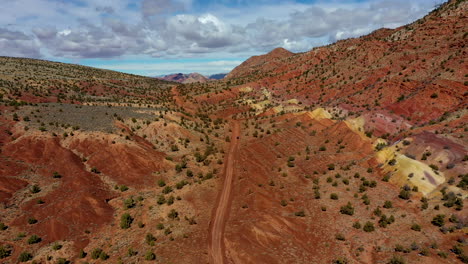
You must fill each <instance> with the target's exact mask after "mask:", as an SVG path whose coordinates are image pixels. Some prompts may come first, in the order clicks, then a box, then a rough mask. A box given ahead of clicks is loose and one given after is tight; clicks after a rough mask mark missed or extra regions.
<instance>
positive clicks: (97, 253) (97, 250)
mask: <svg viewBox="0 0 468 264" xmlns="http://www.w3.org/2000/svg"><path fill="white" fill-rule="evenodd" d="M102 252H103V251H102V249H100V248H95V249H93V251H91V258H92V259H98V258H99V256H100V255H101V253H102Z"/></svg>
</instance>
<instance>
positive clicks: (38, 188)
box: [30, 184, 41, 193]
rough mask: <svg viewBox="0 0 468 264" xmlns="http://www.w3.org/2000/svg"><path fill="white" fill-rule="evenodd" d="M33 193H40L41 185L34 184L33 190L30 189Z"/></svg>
mask: <svg viewBox="0 0 468 264" xmlns="http://www.w3.org/2000/svg"><path fill="white" fill-rule="evenodd" d="M30 191H31V193H38V192H40V191H41V187H39V185H37V184H34V185H33V186H32V187H31V189H30Z"/></svg>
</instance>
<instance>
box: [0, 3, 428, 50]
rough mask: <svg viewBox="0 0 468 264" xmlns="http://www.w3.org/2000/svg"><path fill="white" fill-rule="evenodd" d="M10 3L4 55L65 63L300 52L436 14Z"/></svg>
mask: <svg viewBox="0 0 468 264" xmlns="http://www.w3.org/2000/svg"><path fill="white" fill-rule="evenodd" d="M5 1H6V2H5V3H2V5H3V7H4V8H5V12H4V13H5V15H4V16H2V17H0V28H1V27H2V25H9V24H15V25H19V26H17V29H14V30H13V29H11V28H8V29H6V27H4V28H3V29H2V31H1V32H0V34H1V35H0V45H2V46H1V49H0V54H1V55H11V54H15V56H27V57H38V56H40V51H42V52H43V53H44V54H46V55H47V56H48V57H53V58H59V59H60V58H119V57H122V56H147V57H166V58H183V57H193V56H211V57H216V56H221V55H220V54H223V55H225V54H227V53H231V54H232V56H240V54H242V56H243V55H245V54H250V55H253V54H258V53H262V52H267V51H269V50H271V49H273V48H276V47H279V46H282V47H285V48H287V49H290V50H292V51H295V52H299V51H306V50H308V49H311V48H312V47H313V46H316V45H318V44H327V42H333V41H336V40H339V39H344V38H349V37H357V36H360V35H364V34H367V33H370V32H371V31H372V30H375V29H377V28H379V27H396V26H400V25H403V24H406V23H409V22H411V21H413V20H415V19H416V18H419V17H421V16H423V15H424V14H426V13H427V12H428V11H429V10H431V9H432V4H431V3H430V2H431V1H426V0H415V1H401V0H381V1H368V2H362V1H360V2H350V1H328V2H326V1H318V2H316V3H315V4H304V3H303V2H304V1H301V2H302V3H296V2H293V1H290V2H287V3H285V2H283V3H279V2H280V1H266V0H259V1H244V0H241V1H236V3H233V2H229V4H227V2H228V1H225V0H212V1H210V3H211V5H209V6H211V8H212V9H211V10H203V11H201V12H200V13H198V12H199V11H200V10H194V9H193V7H194V6H200V3H199V2H197V1H195V0H194V1H193V2H192V0H139V1H134V0H102V1H93V0H80V4H79V5H76V4H72V3H71V2H73V1H58V0H5ZM97 2H99V3H97ZM203 3H206V2H203ZM44 6H48V8H44ZM205 9H210V8H207V7H205ZM38 25H40V26H38Z"/></svg>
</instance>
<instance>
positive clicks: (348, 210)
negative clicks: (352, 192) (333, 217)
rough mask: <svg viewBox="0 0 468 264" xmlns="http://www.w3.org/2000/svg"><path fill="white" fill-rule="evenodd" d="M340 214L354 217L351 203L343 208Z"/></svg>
mask: <svg viewBox="0 0 468 264" xmlns="http://www.w3.org/2000/svg"><path fill="white" fill-rule="evenodd" d="M340 213H342V214H345V215H353V214H354V207H353V206H352V205H351V202H348V203H347V204H346V205H343V206H341V208H340Z"/></svg>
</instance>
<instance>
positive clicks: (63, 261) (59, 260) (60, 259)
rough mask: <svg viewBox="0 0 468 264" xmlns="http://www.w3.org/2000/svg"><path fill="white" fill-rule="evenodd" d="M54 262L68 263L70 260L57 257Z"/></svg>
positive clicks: (58, 263)
mask: <svg viewBox="0 0 468 264" xmlns="http://www.w3.org/2000/svg"><path fill="white" fill-rule="evenodd" d="M55 263H56V264H69V263H70V261H69V260H67V259H66V258H58V259H57V261H56V262H55Z"/></svg>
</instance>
